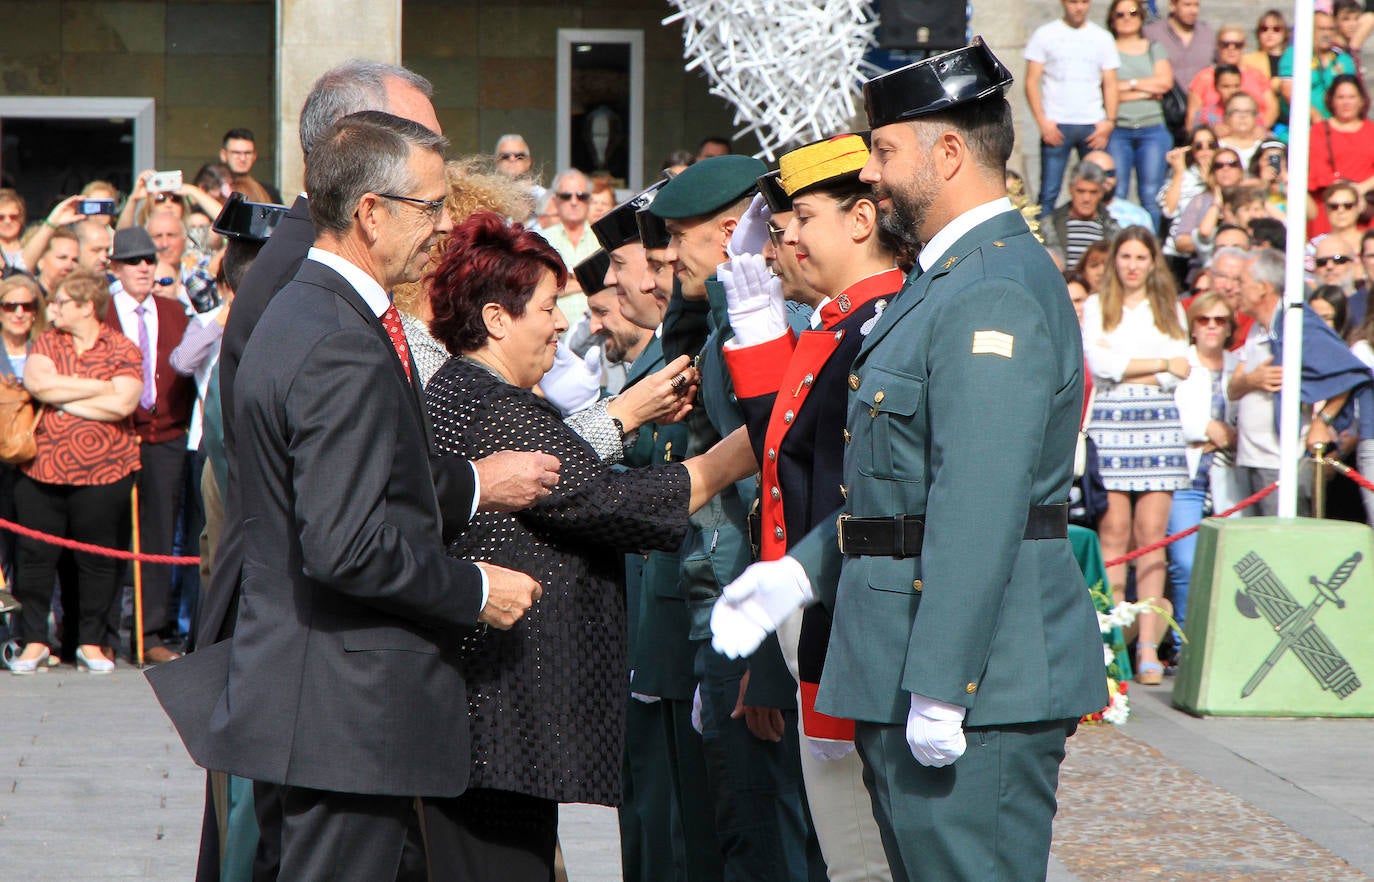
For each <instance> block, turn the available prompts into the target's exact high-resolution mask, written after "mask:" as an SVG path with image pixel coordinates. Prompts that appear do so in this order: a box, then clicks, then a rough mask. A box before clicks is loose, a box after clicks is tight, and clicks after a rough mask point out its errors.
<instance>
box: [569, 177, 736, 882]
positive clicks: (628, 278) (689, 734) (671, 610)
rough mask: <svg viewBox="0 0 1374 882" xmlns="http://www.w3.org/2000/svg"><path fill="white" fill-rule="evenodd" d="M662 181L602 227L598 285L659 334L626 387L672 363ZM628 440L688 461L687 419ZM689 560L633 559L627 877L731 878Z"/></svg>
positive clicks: (700, 334)
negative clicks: (654, 216) (706, 731)
mask: <svg viewBox="0 0 1374 882" xmlns="http://www.w3.org/2000/svg"><path fill="white" fill-rule="evenodd" d="M661 186H662V182H659V183H657V184H655V185H654V186H652V187H650V188H649V189H647V190H645V191H644V192H643V193H640V194H638V195H636V196H635V197H633V198H632V199H629V200H627V201H626V202H624V203H621V204H620V205H618V206H616V207H615V208H614V209H612V210H611V211H610V212H608V213H607V214H606V215H605V216H604V217H602V218H601V219H600V220H598V221H596V223H594V224H592V232H593V233H594V234H595V235H596V237H597V240H598V241H599V242H600V243H601V247H602V249H603V250H604V253H605V254H606V265H605V267H604V268H603V269H602V278H601V279H599V280H597V281H596V282H595V286H596V287H599V286H601V285H602V284H604V285H606V286H607V287H614V288H615V289H616V296H617V299H618V300H619V301H620V306H621V314H622V315H623V316H625V318H627V319H628V320H629V321H631V322H633V323H634V324H637V325H639V326H640V327H642V328H644V329H645V330H647V331H650V332H652V333H653V335H654V336H653V337H652V339H650V341H649V342H648V344H647V345H646V346H645V347H644V350H643V351H642V352H641V353H640V354H639V357H638V358H636V359H635V362H634V365H633V366H631V368H630V371H629V373H628V375H627V376H626V379H625V386H626V388H629V387H630V386H633V385H634V384H635V383H637V382H639V381H640V380H642V379H643V378H644V377H647V376H649V375H650V374H652V373H654V372H656V371H658V370H660V369H661V368H663V367H664V366H665V365H666V364H667V359H666V358H665V357H664V354H663V343H662V339H661V334H660V333H659V326H660V322H661V319H663V315H662V313H660V311H659V308H658V305H657V301H656V300H655V298H654V297H653V296H652V295H651V294H645V293H643V292H642V291H641V290H640V285H641V280H642V276H643V273H644V272H645V260H644V245H643V243H642V241H641V238H642V234H641V232H640V223H639V214H640V212H642V211H643V210H644V209H645V208H646V207H647V206H648V205H649V203H651V202H652V201H653V198H654V195H655V193H656V192H657V190H658V189H659V187H661ZM583 287H584V288H586V287H587V286H586V284H584V285H583ZM697 325H698V328H697V330H696V331H695V332H692V331H691V330H690V329H688V328H684V329H683V333H686V334H688V335H689V336H694V339H695V343H696V345H697V346H700V345H701V343H702V342H703V341H704V339H705V335H706V329H705V323H704V321H699V322H698V323H697ZM686 374H687V375H688V376H689V377H690V376H695V371H693V370H691V369H690V368H688V369H687V371H686ZM683 391H684V393H686V392H687V391H688V389H684V390H683ZM626 444H627V446H626V450H625V464H626V465H628V466H645V465H650V464H654V463H664V462H681V461H682V460H683V459H684V458H685V454H686V450H687V428H686V427H685V426H684V425H683V424H682V423H681V422H677V423H672V424H665V425H659V424H657V423H646V424H645V425H643V426H640V428H639V430H638V431H637V433H635V436H634V437H633V438H631V439H627V440H626ZM681 564H682V559H681V556H680V555H679V554H677V553H675V552H674V553H669V552H661V551H656V552H651V553H649V554H646V555H639V554H630V555H626V557H625V589H626V598H627V605H628V611H629V635H630V670H631V682H630V684H629V689H630V697H629V705H628V708H627V712H626V731H625V762H624V769H623V773H622V778H623V782H624V801H623V804H622V805H621V807H620V830H621V836H620V848H621V865H622V867H623V869H624V873H625V880H626V882H656V880H659V879H681V880H683V882H718V880H720V878H721V860H720V849H719V845H718V843H717V840H716V833H715V819H714V816H713V814H712V810H711V803H710V798H709V795H708V793H707V790H706V785H705V781H706V761H705V759H704V757H703V755H702V750H701V736H700V735H698V734H697V733H696V732H695V731H694V730H693V729H692V724H691V712H692V693H693V691H694V690H695V688H696V678H695V676H694V675H693V665H694V662H695V658H696V651H697V646H696V644H695V643H693V642H692V641H690V640H689V639H688V637H687V630H688V627H687V606H686V604H685V603H683V601H682V596H681V594H679V592H678V571H679V570H680V568H681Z"/></svg>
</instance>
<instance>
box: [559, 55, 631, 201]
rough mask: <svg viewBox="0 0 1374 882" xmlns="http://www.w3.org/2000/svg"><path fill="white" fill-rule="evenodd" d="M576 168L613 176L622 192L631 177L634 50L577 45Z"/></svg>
mask: <svg viewBox="0 0 1374 882" xmlns="http://www.w3.org/2000/svg"><path fill="white" fill-rule="evenodd" d="M572 50H573V51H572V86H571V88H570V89H569V94H570V96H571V98H572V102H571V104H572V107H571V109H572V121H571V122H572V125H571V135H572V138H571V140H572V144H571V147H572V164H573V167H574V168H576V169H579V170H580V171H582V172H584V173H586V174H588V175H590V174H593V173H595V172H603V173H609V174H610V176H611V178H612V180H613V182H614V185H615V186H616V187H624V186H626V185H627V181H628V179H629V173H630V168H629V165H630V145H629V137H630V45H629V44H628V43H583V42H578V43H574V44H573V46H572Z"/></svg>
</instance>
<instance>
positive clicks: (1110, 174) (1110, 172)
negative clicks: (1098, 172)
mask: <svg viewBox="0 0 1374 882" xmlns="http://www.w3.org/2000/svg"><path fill="white" fill-rule="evenodd" d="M1102 177H1104V178H1114V177H1116V169H1114V168H1104V169H1102Z"/></svg>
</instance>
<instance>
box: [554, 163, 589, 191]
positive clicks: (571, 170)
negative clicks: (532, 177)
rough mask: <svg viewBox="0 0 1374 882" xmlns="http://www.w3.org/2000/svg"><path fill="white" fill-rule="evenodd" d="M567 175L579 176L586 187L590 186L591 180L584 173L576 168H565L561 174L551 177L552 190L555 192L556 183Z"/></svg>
mask: <svg viewBox="0 0 1374 882" xmlns="http://www.w3.org/2000/svg"><path fill="white" fill-rule="evenodd" d="M568 175H579V176H580V177H581V178H582V180H584V181H586V182H587V186H588V187H590V186H591V185H592V179H591V178H589V177H587V173H586V172H584V171H582V170H581V169H578V168H565V169H563V170H562V171H561V172H559V173H558V174H556V175H554V176H553V189H555V190H557V189H558V182H559V181H561V180H563V179H564V178H565V177H567V176H568Z"/></svg>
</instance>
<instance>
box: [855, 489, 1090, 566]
mask: <svg viewBox="0 0 1374 882" xmlns="http://www.w3.org/2000/svg"><path fill="white" fill-rule="evenodd" d="M1068 535H1069V504H1068V503H1067V502H1064V503H1060V504H1058V505H1032V506H1031V507H1030V511H1029V512H1028V513H1027V517H1026V531H1025V532H1024V533H1023V534H1021V538H1022V539H1063V538H1065V537H1067V536H1068ZM925 537H926V518H925V515H896V516H895V517H890V518H852V517H850V516H849V515H842V516H841V517H840V553H841V554H852V555H866V556H868V557H915V556H916V555H918V554H920V553H921V546H922V545H924V544H925Z"/></svg>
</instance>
